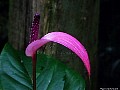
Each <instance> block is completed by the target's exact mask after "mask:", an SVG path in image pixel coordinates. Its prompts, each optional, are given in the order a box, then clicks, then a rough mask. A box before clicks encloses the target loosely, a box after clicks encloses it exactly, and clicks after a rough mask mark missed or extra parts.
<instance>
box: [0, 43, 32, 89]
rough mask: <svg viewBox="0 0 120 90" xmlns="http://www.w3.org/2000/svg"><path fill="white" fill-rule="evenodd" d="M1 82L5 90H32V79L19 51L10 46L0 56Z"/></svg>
mask: <svg viewBox="0 0 120 90" xmlns="http://www.w3.org/2000/svg"><path fill="white" fill-rule="evenodd" d="M0 80H1V84H2V89H3V90H32V84H31V79H30V77H29V76H28V73H27V71H26V69H25V67H24V65H23V64H22V63H21V60H20V58H19V56H18V54H17V51H15V50H14V49H13V48H12V47H11V46H10V45H8V44H6V46H5V47H4V49H3V50H2V53H1V56H0Z"/></svg>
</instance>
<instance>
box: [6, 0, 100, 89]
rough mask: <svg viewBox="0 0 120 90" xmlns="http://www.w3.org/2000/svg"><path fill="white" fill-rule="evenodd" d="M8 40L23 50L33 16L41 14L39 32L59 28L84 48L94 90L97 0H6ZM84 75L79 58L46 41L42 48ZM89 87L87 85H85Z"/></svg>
mask: <svg viewBox="0 0 120 90" xmlns="http://www.w3.org/2000/svg"><path fill="white" fill-rule="evenodd" d="M9 11H10V13H9V36H8V37H9V42H10V43H11V44H12V45H13V46H14V47H15V48H16V49H19V50H21V49H25V47H26V45H27V44H28V40H29V31H30V26H31V22H32V18H33V15H34V14H35V13H36V12H37V13H40V14H41V20H40V34H39V36H40V37H41V36H43V35H45V34H46V33H48V32H52V31H62V32H66V33H69V34H71V35H72V36H74V37H75V38H77V39H78V40H79V41H81V43H82V44H83V45H84V46H85V47H86V49H87V51H88V53H89V57H90V61H91V71H92V73H91V90H97V89H96V88H97V58H96V57H97V42H98V41H97V40H98V38H97V36H98V18H99V0H10V10H9ZM42 51H43V52H44V53H46V54H49V55H52V56H54V57H56V58H59V59H60V60H61V61H62V62H64V63H66V64H67V65H69V66H71V67H72V68H74V69H75V70H76V71H77V72H79V73H81V74H82V75H83V76H84V78H87V75H86V70H85V67H84V66H83V63H81V61H80V59H79V58H78V57H77V56H76V55H75V54H74V53H73V52H71V51H70V50H68V49H66V48H65V47H63V46H61V45H58V44H55V43H49V44H47V45H45V46H44V47H43V48H42ZM88 88H89V89H87V90H90V86H89V87H88Z"/></svg>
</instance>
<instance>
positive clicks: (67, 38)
mask: <svg viewBox="0 0 120 90" xmlns="http://www.w3.org/2000/svg"><path fill="white" fill-rule="evenodd" d="M39 20H40V15H39V14H35V16H34V20H33V23H32V27H31V35H30V42H29V43H30V44H29V45H28V46H27V48H26V51H25V53H26V55H27V56H30V57H32V62H33V90H36V51H37V50H38V49H39V48H40V47H42V46H43V45H45V44H47V43H48V42H56V43H59V44H61V45H63V46H65V47H67V48H69V49H70V50H72V51H73V52H74V53H75V54H76V55H78V57H79V58H81V60H82V61H83V63H84V65H85V67H86V69H87V72H88V75H89V77H90V62H89V58H88V53H87V51H86V49H85V48H84V46H83V45H82V44H81V43H80V42H79V41H78V40H77V39H76V38H74V37H73V36H71V35H69V34H67V33H64V32H51V33H48V34H46V35H45V36H43V37H42V38H41V39H38V31H39Z"/></svg>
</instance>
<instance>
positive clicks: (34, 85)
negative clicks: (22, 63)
mask: <svg viewBox="0 0 120 90" xmlns="http://www.w3.org/2000/svg"><path fill="white" fill-rule="evenodd" d="M36 61H37V60H36V53H35V54H34V55H33V57H32V76H33V90H36Z"/></svg>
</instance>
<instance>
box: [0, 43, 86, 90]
mask: <svg viewBox="0 0 120 90" xmlns="http://www.w3.org/2000/svg"><path fill="white" fill-rule="evenodd" d="M36 69H37V90H85V81H84V79H83V78H82V77H81V76H80V75H79V74H78V73H76V72H75V71H74V70H72V69H71V68H68V67H67V66H66V65H64V64H63V63H61V62H60V61H59V60H56V59H54V58H52V57H50V56H47V55H45V54H38V55H37V68H36ZM31 78H32V60H31V58H30V57H26V56H25V54H24V53H23V52H18V51H16V50H14V49H13V48H12V47H11V46H10V45H9V44H6V45H5V47H4V49H3V50H2V53H1V55H0V90H32V83H31V82H32V80H31Z"/></svg>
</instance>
